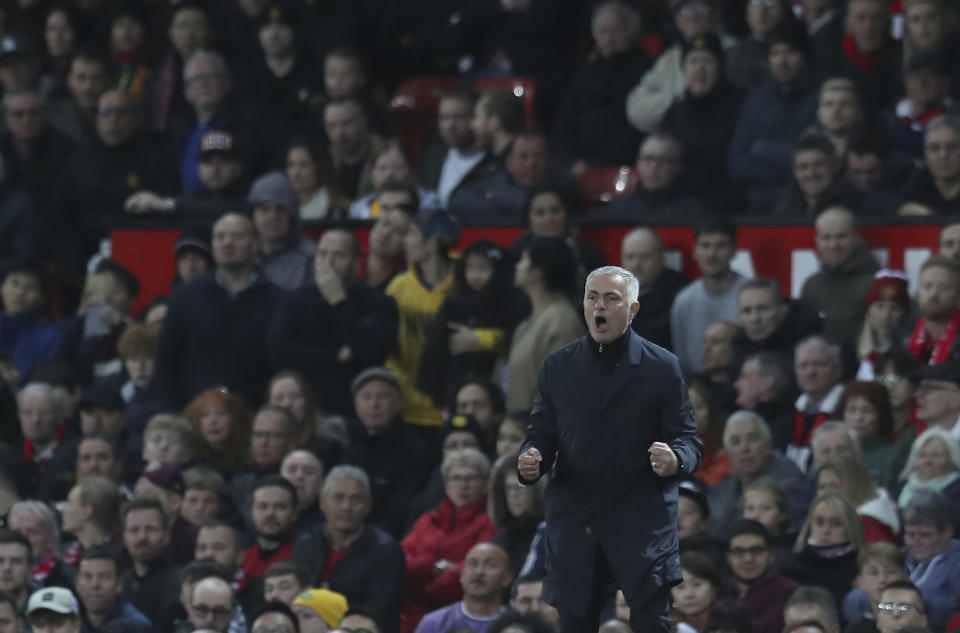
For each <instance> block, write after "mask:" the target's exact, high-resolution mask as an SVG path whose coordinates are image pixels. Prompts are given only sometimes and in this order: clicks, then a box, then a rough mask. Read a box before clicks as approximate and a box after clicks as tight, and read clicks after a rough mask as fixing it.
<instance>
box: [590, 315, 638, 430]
mask: <svg viewBox="0 0 960 633" xmlns="http://www.w3.org/2000/svg"><path fill="white" fill-rule="evenodd" d="M589 337H590V335H589V334H587V338H588V339H589ZM584 342H585V344H586V345H590V344H592V343H593V341H591V340H586V341H584ZM643 347H644V343H643V338H641V337H640V336H639V335H638V334H637V333H636V332H634V331H633V329H632V328H628V329H627V350H626V356H625V361H626V362H623V361H621V362H620V364H619V365H618V366H617V368H616V370H614V371H613V372H612V373H611V374H610V375H609V379H608V380H607V384H606V386H605V388H604V390H603V395H602V396H601V399H600V408H599V410H598V414H599V413H602V412H603V409H604V408H606V406H607V405H608V404H610V402H611V400H613V399H614V398H615V397H616V396H617V394H619V393H620V392H621V391H622V390H623V389H624V387H626V386H627V384H628V383H629V382H630V380H631V378H633V375H634V373H635V372H636V368H637V367H639V366H640V365H641V364H642V363H643V358H644V352H643ZM587 354H588V358H589V359H590V362H591V363H592V362H594V361H593V355H592V354H591V353H590V351H589V350H587Z"/></svg>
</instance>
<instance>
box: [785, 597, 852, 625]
mask: <svg viewBox="0 0 960 633" xmlns="http://www.w3.org/2000/svg"><path fill="white" fill-rule="evenodd" d="M805 620H813V621H816V622H819V623H820V624H822V625H823V629H824V633H840V630H841V629H840V613H839V610H838V609H837V604H836V601H835V600H834V598H833V596H832V595H830V592H829V591H827V590H826V589H824V588H823V587H820V586H801V587H797V589H796V591H794V592H793V595H791V596H790V599H789V600H787V605H786V606H785V607H784V609H783V621H784V625H785V626H786V628H788V629H789V628H790V627H792V626H795V625H796V624H798V623H799V622H803V621H805Z"/></svg>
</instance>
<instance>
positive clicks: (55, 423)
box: [0, 382, 71, 589]
mask: <svg viewBox="0 0 960 633" xmlns="http://www.w3.org/2000/svg"><path fill="white" fill-rule="evenodd" d="M17 413H18V416H19V419H20V432H21V433H22V434H23V440H24V441H23V457H22V459H23V462H24V465H25V467H26V471H25V473H24V474H25V476H26V477H27V478H28V479H27V481H23V482H20V483H21V484H26V486H27V488H26V489H27V490H30V489H33V487H34V486H38V485H39V484H40V481H42V480H43V478H44V476H45V475H46V474H47V473H48V471H49V470H50V469H49V466H50V462H51V461H52V460H53V458H54V457H55V456H57V453H58V452H59V451H61V450H64V449H65V444H64V439H65V438H66V436H67V430H68V429H67V419H68V418H69V416H70V414H71V402H70V399H69V396H68V395H67V393H66V391H65V390H64V389H63V388H61V387H54V386H52V385H50V384H48V383H42V382H31V383H28V384H27V385H26V386H24V387H23V388H22V389H20V391H19V392H17ZM0 589H3V587H0Z"/></svg>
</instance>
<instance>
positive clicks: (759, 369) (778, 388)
mask: <svg viewBox="0 0 960 633" xmlns="http://www.w3.org/2000/svg"><path fill="white" fill-rule="evenodd" d="M733 388H734V390H735V391H736V393H737V399H736V405H737V407H739V408H741V409H747V410H748V411H753V412H754V413H757V414H758V415H760V416H762V417H763V419H764V420H770V430H771V432H772V433H773V445H774V447H775V448H776V449H777V450H778V451H783V450H785V449H786V448H787V444H788V443H789V442H790V432H791V430H792V428H793V421H794V411H793V401H794V395H795V393H796V392H795V391H794V389H793V377H792V375H791V371H790V361H789V357H785V356H784V355H782V354H780V353H778V352H775V351H759V352H752V353H750V354H748V355H747V356H745V357H744V360H743V364H742V365H741V366H740V374H739V375H738V376H737V379H736V380H735V381H734V383H733Z"/></svg>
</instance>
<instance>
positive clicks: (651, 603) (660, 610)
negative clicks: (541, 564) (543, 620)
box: [559, 547, 671, 633]
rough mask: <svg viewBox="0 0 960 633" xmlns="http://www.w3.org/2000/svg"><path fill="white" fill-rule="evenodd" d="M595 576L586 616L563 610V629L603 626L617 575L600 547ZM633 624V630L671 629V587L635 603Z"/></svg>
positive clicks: (663, 632) (566, 632) (580, 632)
mask: <svg viewBox="0 0 960 633" xmlns="http://www.w3.org/2000/svg"><path fill="white" fill-rule="evenodd" d="M594 560H595V567H594V570H593V579H592V582H591V583H590V586H589V587H585V588H584V589H585V590H587V591H589V596H590V602H589V606H588V607H587V613H586V615H584V616H578V615H572V614H570V613H565V612H564V611H563V609H559V611H560V633H597V629H599V628H600V616H601V614H602V612H603V609H604V607H605V606H606V603H607V601H608V600H609V598H610V596H611V595H612V593H613V590H614V589H615V588H616V586H617V579H616V578H615V577H614V575H613V570H611V569H610V563H609V562H608V561H607V556H606V554H604V552H603V549H602V548H599V547H598V548H597V555H596V557H595V558H594ZM630 628H632V629H633V631H634V633H669V632H670V629H671V621H670V590H669V589H668V588H666V587H661V588H659V589H657V590H656V591H655V592H653V595H651V596H650V597H649V598H648V599H647V601H646V602H644V603H643V604H642V605H635V606H633V605H632V608H631V609H630Z"/></svg>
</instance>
